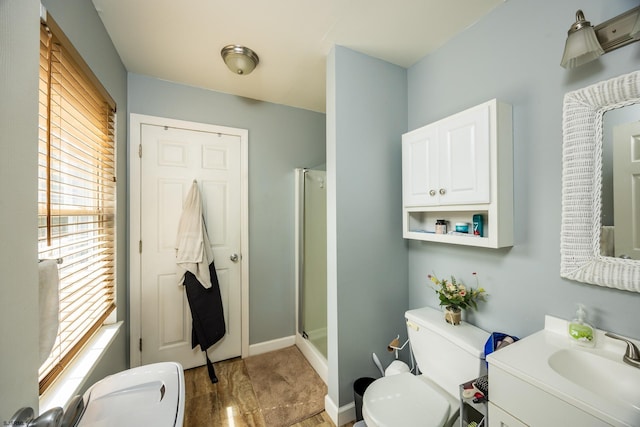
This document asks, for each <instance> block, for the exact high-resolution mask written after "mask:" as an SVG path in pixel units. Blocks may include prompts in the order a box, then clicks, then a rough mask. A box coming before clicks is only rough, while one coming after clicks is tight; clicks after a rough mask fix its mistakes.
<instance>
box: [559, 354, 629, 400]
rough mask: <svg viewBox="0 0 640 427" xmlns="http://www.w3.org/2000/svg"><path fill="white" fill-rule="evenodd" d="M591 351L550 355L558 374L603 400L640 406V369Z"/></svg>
mask: <svg viewBox="0 0 640 427" xmlns="http://www.w3.org/2000/svg"><path fill="white" fill-rule="evenodd" d="M619 359H620V361H615V360H611V359H609V358H607V357H603V356H601V355H599V354H596V353H592V352H589V351H588V350H577V349H562V350H558V351H556V352H555V353H553V354H552V355H551V356H550V357H549V366H551V369H553V370H554V371H555V372H557V373H558V374H559V375H561V376H563V377H564V378H566V379H567V380H569V381H571V382H573V383H574V384H576V385H578V386H580V387H583V388H585V389H587V390H589V391H591V392H592V393H594V394H597V395H599V396H600V397H601V398H603V399H613V400H618V401H622V402H624V403H625V404H627V405H630V406H632V407H634V408H636V409H640V387H638V384H640V369H638V368H634V367H632V366H629V365H625V364H624V363H623V362H622V356H620V357H619Z"/></svg>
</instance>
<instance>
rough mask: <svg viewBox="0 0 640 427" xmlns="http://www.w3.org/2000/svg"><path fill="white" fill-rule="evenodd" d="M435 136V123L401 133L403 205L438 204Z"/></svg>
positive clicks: (437, 166) (437, 167) (436, 141)
mask: <svg viewBox="0 0 640 427" xmlns="http://www.w3.org/2000/svg"><path fill="white" fill-rule="evenodd" d="M437 138H438V132H437V128H436V127H435V126H425V127H423V128H420V129H416V130H414V131H412V132H409V133H406V134H404V135H402V192H403V194H402V195H403V197H402V199H403V201H404V205H405V206H432V205H437V204H438V203H439V198H438V193H437V188H438V173H439V171H438V169H439V164H438V140H437Z"/></svg>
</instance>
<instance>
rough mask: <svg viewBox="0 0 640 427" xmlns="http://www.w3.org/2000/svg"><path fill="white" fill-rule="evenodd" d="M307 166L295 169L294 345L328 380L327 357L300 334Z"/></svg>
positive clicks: (319, 373)
mask: <svg viewBox="0 0 640 427" xmlns="http://www.w3.org/2000/svg"><path fill="white" fill-rule="evenodd" d="M308 170H310V169H307V168H296V169H295V215H294V224H295V230H294V239H295V250H294V253H295V262H294V265H295V305H296V307H295V325H296V336H295V342H296V346H297V347H298V348H299V349H300V351H301V352H302V354H304V356H305V358H306V359H307V361H308V362H309V363H310V364H311V366H312V367H313V369H314V370H315V371H316V372H317V373H318V375H319V376H320V378H322V380H323V381H324V382H325V383H327V382H328V367H327V359H326V358H325V357H324V355H322V353H320V351H319V350H318V349H317V348H316V347H315V346H314V345H313V344H312V343H310V342H309V340H308V339H305V338H304V337H303V336H302V334H303V332H304V331H303V330H302V319H301V317H300V308H301V298H302V294H301V292H300V288H301V286H302V283H303V275H304V263H303V260H304V179H305V175H306V172H307V171H308Z"/></svg>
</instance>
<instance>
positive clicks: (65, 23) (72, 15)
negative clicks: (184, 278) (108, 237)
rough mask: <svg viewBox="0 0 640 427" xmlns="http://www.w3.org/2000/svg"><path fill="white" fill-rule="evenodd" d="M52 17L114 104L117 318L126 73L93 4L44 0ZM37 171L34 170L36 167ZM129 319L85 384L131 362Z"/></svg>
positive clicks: (121, 289) (124, 294)
mask: <svg viewBox="0 0 640 427" xmlns="http://www.w3.org/2000/svg"><path fill="white" fill-rule="evenodd" d="M42 4H43V5H44V6H45V7H46V8H47V12H48V13H49V14H51V16H52V17H53V19H55V21H56V22H57V23H58V25H59V26H60V28H61V29H62V31H64V33H65V35H66V36H67V37H68V38H69V40H70V41H71V43H73V46H74V47H75V48H76V50H77V51H78V52H79V53H80V55H81V56H82V58H83V59H84V61H85V62H86V63H87V64H88V65H89V67H90V68H91V70H92V71H93V73H94V74H95V75H96V77H97V78H98V80H100V83H102V85H103V86H104V88H105V89H106V90H107V92H109V94H110V95H111V97H112V98H113V99H114V100H115V102H116V105H117V112H116V120H117V137H116V138H117V139H116V141H117V146H116V156H117V157H116V163H117V171H116V176H117V192H118V200H117V202H116V203H117V212H116V219H117V225H116V226H117V236H116V239H117V259H116V298H117V299H116V304H117V307H118V309H117V310H118V320H119V321H126V320H127V319H128V314H129V309H128V299H129V298H128V296H129V286H128V277H129V271H128V269H129V261H128V259H129V258H128V250H127V248H128V247H129V245H128V242H127V235H128V232H127V193H128V191H127V185H128V184H127V182H128V177H127V149H126V147H127V120H128V114H127V73H126V70H125V68H124V65H123V64H122V61H121V60H120V56H119V55H118V52H116V49H115V47H114V46H113V43H111V38H110V37H109V35H108V34H107V31H106V30H105V28H104V26H103V25H102V21H101V20H100V17H99V16H98V13H97V12H96V9H95V8H94V7H93V3H91V2H90V1H86V0H65V1H56V0H42ZM34 174H35V171H34ZM128 344H129V325H128V323H125V324H124V325H123V327H122V328H121V329H120V333H119V334H118V336H117V337H116V338H115V340H114V342H113V343H112V344H111V346H110V348H109V351H108V352H107V353H106V354H105V355H104V356H103V357H102V359H101V361H100V363H99V364H98V365H97V366H96V367H95V369H94V371H93V373H92V374H91V376H90V377H89V378H88V379H87V381H86V384H85V388H86V387H88V386H90V385H91V384H93V383H94V382H96V381H98V380H101V379H102V378H104V377H105V376H107V375H110V374H113V373H115V372H119V371H122V370H124V369H127V368H128V367H129V349H128Z"/></svg>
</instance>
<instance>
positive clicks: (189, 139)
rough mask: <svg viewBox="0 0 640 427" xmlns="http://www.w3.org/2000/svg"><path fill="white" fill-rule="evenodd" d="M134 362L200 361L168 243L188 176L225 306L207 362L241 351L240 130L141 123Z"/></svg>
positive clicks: (173, 238) (173, 239)
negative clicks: (221, 329) (196, 190)
mask: <svg viewBox="0 0 640 427" xmlns="http://www.w3.org/2000/svg"><path fill="white" fill-rule="evenodd" d="M140 144H141V147H142V148H141V153H142V155H141V165H140V176H141V178H140V187H141V188H140V196H141V206H140V233H141V241H142V245H141V246H142V252H141V256H140V273H141V276H140V283H141V284H140V310H141V314H140V330H141V338H142V342H141V343H142V344H141V349H142V350H141V359H140V360H141V363H142V364H148V363H154V362H161V361H177V362H180V363H181V364H182V365H183V367H184V368H185V369H188V368H191V367H195V366H200V365H203V364H204V362H205V359H204V354H203V353H202V350H201V349H200V347H199V346H197V347H196V348H195V349H192V348H191V330H192V325H191V313H190V310H189V305H188V302H187V298H186V295H185V291H184V289H183V287H182V286H178V284H177V283H178V279H177V276H176V272H175V271H176V269H175V265H176V264H175V242H176V231H177V227H178V221H179V219H180V215H181V214H182V204H183V200H184V198H185V196H186V194H187V192H188V191H189V188H190V186H191V184H192V182H193V180H194V179H195V180H197V182H198V186H199V187H200V192H201V194H202V203H203V212H204V218H205V223H206V226H207V232H208V234H209V240H210V242H211V246H212V249H213V254H214V262H215V266H216V271H217V274H218V279H219V282H220V290H221V294H222V302H223V307H224V316H225V321H226V328H227V333H226V335H225V336H224V338H223V339H222V340H220V341H219V342H218V343H217V344H215V345H214V346H213V347H211V348H210V350H209V352H208V353H209V357H210V358H211V360H212V361H219V360H224V359H228V358H231V357H236V356H240V355H241V349H242V335H241V331H242V328H241V320H242V315H241V307H242V303H241V263H242V259H241V253H240V249H241V246H240V245H241V242H240V238H241V236H240V227H241V219H240V218H241V144H240V136H238V135H227V134H224V133H212V132H205V131H201V130H189V129H180V128H176V127H166V126H158V125H155V124H144V123H143V124H141V125H140Z"/></svg>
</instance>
